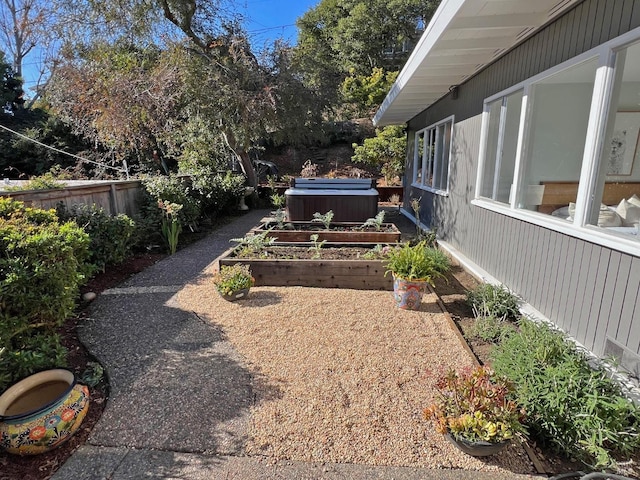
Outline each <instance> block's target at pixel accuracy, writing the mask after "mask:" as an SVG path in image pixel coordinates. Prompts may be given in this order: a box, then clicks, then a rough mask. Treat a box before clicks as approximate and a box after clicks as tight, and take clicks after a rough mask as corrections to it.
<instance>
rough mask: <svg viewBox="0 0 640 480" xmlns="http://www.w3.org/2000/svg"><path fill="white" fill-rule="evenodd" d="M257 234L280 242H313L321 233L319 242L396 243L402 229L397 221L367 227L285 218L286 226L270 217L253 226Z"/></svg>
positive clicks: (345, 223) (357, 224) (360, 224)
mask: <svg viewBox="0 0 640 480" xmlns="http://www.w3.org/2000/svg"><path fill="white" fill-rule="evenodd" d="M252 231H253V232H254V233H256V234H261V233H265V232H267V233H266V235H267V237H270V238H276V239H277V240H278V242H294V243H295V242H311V241H312V240H311V236H312V235H318V239H317V241H318V242H322V241H326V242H341V243H373V244H376V243H396V242H399V241H400V236H401V233H400V230H398V228H397V227H396V226H395V225H394V224H393V223H383V224H382V225H381V226H380V228H379V229H376V228H375V227H363V224H362V223H353V222H341V223H331V224H329V228H328V229H327V228H325V226H324V225H323V224H322V223H318V222H285V223H284V225H283V226H282V228H278V224H277V223H276V222H274V221H267V222H265V223H263V224H261V225H259V226H258V227H256V228H254V229H253V230H252Z"/></svg>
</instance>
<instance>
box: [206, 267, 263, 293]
mask: <svg viewBox="0 0 640 480" xmlns="http://www.w3.org/2000/svg"><path fill="white" fill-rule="evenodd" d="M213 284H214V285H215V287H216V290H217V291H218V292H219V293H220V294H222V295H231V294H233V293H235V292H238V291H240V290H243V289H245V288H250V287H251V286H252V285H253V284H254V279H253V276H252V275H251V270H250V269H249V265H246V264H241V263H236V264H234V265H222V266H221V267H220V270H219V271H218V272H216V273H215V275H214V276H213Z"/></svg>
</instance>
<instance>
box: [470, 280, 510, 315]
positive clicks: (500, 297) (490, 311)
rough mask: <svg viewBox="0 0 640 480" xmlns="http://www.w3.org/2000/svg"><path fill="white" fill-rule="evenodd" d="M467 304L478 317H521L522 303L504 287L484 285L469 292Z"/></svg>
mask: <svg viewBox="0 0 640 480" xmlns="http://www.w3.org/2000/svg"><path fill="white" fill-rule="evenodd" d="M467 303H468V304H469V306H470V307H471V308H472V309H473V313H474V315H475V316H476V317H495V318H501V319H507V318H510V319H514V320H515V319H517V318H519V317H520V308H519V307H520V301H519V299H518V297H517V296H516V295H514V294H513V293H511V291H510V290H509V289H508V288H506V287H505V286H504V285H491V284H489V283H483V284H481V285H478V286H477V287H476V288H474V289H473V290H471V291H469V292H467Z"/></svg>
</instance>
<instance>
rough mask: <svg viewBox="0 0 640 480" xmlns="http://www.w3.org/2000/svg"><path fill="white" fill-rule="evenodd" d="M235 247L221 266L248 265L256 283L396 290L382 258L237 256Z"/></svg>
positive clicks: (224, 256) (261, 284) (263, 284)
mask: <svg viewBox="0 0 640 480" xmlns="http://www.w3.org/2000/svg"><path fill="white" fill-rule="evenodd" d="M234 251H235V248H232V249H230V250H227V251H226V252H225V253H224V254H223V255H222V256H221V257H220V258H219V259H218V264H219V266H222V265H234V264H236V263H242V264H247V265H249V268H250V269H251V273H252V274H253V277H254V278H255V281H256V283H255V285H256V286H273V287H289V286H300V287H322V288H351V289H354V290H393V280H392V278H391V275H387V276H386V277H385V276H384V272H385V268H384V266H383V264H382V260H289V259H287V260H285V259H245V258H236V257H235V256H234Z"/></svg>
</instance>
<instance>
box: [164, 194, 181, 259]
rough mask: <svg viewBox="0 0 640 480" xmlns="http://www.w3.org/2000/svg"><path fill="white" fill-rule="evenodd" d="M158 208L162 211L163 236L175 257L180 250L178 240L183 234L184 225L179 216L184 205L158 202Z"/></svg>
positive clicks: (170, 252)
mask: <svg viewBox="0 0 640 480" xmlns="http://www.w3.org/2000/svg"><path fill="white" fill-rule="evenodd" d="M158 208H160V210H162V213H163V217H162V236H163V237H164V239H165V241H166V242H167V245H168V246H169V254H171V255H173V254H174V253H176V250H177V249H178V238H179V237H180V233H181V232H182V225H181V224H180V218H179V216H178V214H179V212H180V210H182V205H178V204H177V203H170V202H164V201H162V200H160V201H158Z"/></svg>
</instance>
